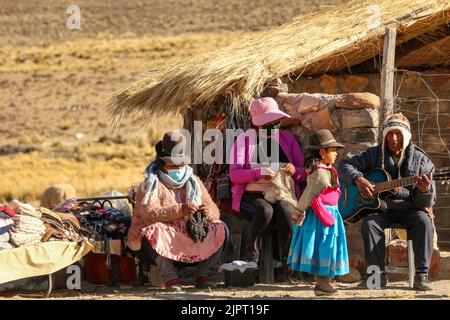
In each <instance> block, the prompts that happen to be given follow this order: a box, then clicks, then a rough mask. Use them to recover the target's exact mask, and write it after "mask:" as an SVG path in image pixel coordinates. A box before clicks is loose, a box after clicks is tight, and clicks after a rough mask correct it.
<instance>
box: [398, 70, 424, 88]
mask: <svg viewBox="0 0 450 320" xmlns="http://www.w3.org/2000/svg"><path fill="white" fill-rule="evenodd" d="M403 83H404V86H405V89H408V90H410V91H413V92H418V91H420V90H421V89H422V85H423V82H422V79H421V78H420V75H419V74H418V73H417V72H405V74H404V77H403Z"/></svg>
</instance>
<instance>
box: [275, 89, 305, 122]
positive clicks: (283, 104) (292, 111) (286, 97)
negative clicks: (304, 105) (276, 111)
mask: <svg viewBox="0 0 450 320" xmlns="http://www.w3.org/2000/svg"><path fill="white" fill-rule="evenodd" d="M301 99H302V95H301V94H293V93H281V94H279V95H278V96H277V97H276V98H275V101H276V102H277V103H278V105H279V106H280V108H283V109H284V110H285V111H286V113H288V114H289V115H290V116H292V117H296V118H297V117H298V116H299V114H298V106H299V105H300V101H301Z"/></svg>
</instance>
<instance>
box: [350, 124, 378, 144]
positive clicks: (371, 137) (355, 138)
mask: <svg viewBox="0 0 450 320" xmlns="http://www.w3.org/2000/svg"><path fill="white" fill-rule="evenodd" d="M377 138H378V129H376V128H354V129H343V130H341V141H343V142H349V143H360V142H375V141H377Z"/></svg>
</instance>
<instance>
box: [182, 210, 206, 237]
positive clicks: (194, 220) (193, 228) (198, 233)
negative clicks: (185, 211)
mask: <svg viewBox="0 0 450 320" xmlns="http://www.w3.org/2000/svg"><path fill="white" fill-rule="evenodd" d="M186 227H187V232H188V235H189V238H191V239H192V240H194V241H195V242H197V243H200V242H202V241H203V239H205V238H206V236H207V234H208V220H207V219H206V217H205V216H204V215H203V214H202V212H201V211H197V212H196V213H194V214H191V215H190V216H189V219H188V221H187V224H186Z"/></svg>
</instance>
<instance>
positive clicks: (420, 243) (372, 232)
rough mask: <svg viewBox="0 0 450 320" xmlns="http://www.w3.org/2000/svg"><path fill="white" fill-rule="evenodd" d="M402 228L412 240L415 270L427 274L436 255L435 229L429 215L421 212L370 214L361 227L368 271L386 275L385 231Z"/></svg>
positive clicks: (410, 210)
mask: <svg viewBox="0 0 450 320" xmlns="http://www.w3.org/2000/svg"><path fill="white" fill-rule="evenodd" d="M393 224H400V225H402V226H403V227H405V228H406V229H407V234H408V240H412V243H413V250H414V263H415V267H416V270H428V268H429V266H430V261H431V256H432V254H433V235H434V226H433V223H432V221H431V219H430V217H429V216H428V214H427V213H426V212H424V211H422V210H419V209H408V210H402V211H399V210H396V211H392V210H388V211H386V212H375V213H371V214H369V215H367V216H365V217H364V218H363V223H362V226H361V233H362V238H363V241H364V250H365V257H366V263H367V267H369V266H371V265H377V266H379V267H380V270H381V271H384V261H385V254H386V248H385V235H384V229H386V228H390V227H391V226H392V225H393Z"/></svg>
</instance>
